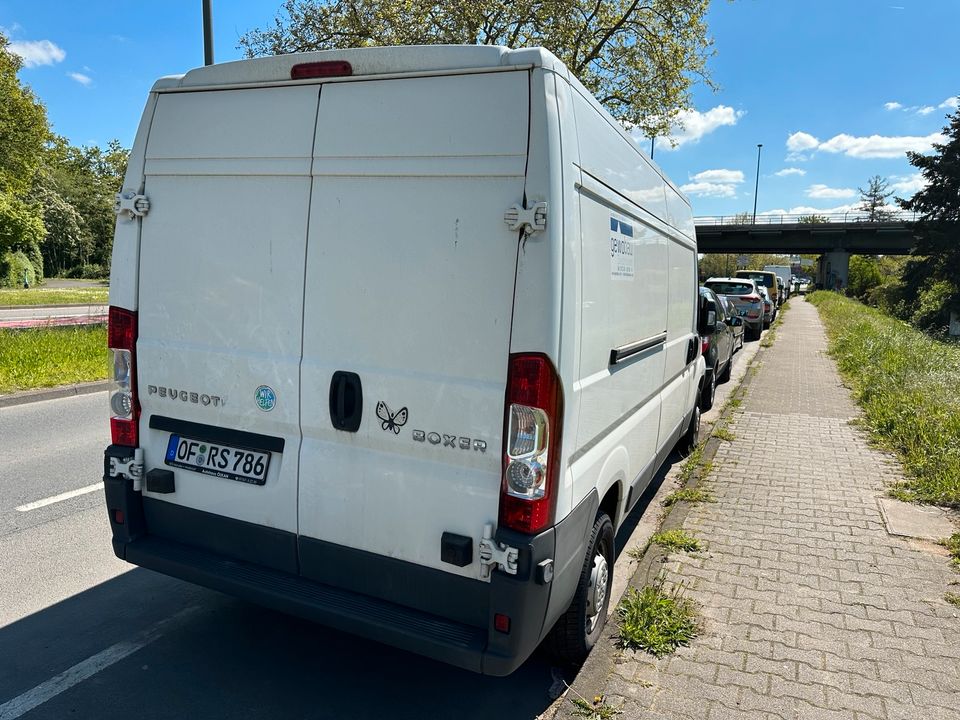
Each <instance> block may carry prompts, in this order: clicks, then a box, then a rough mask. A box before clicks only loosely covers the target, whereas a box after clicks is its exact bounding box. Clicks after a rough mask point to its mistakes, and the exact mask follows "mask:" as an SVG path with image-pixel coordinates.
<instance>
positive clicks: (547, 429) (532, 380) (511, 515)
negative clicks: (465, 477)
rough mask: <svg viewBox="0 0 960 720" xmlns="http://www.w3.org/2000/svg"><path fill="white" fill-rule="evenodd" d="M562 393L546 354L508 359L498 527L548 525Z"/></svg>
mask: <svg viewBox="0 0 960 720" xmlns="http://www.w3.org/2000/svg"><path fill="white" fill-rule="evenodd" d="M562 417H563V392H562V388H561V387H560V378H559V377H558V376H557V371H556V370H555V369H554V367H553V363H551V362H550V360H549V358H547V356H546V355H541V354H539V353H535V354H533V353H531V354H520V355H511V356H510V368H509V371H508V373H507V398H506V418H505V420H504V433H503V480H502V484H501V489H500V525H501V526H502V527H507V528H510V529H511V530H517V531H518V532H523V533H535V532H539V531H540V530H542V529H544V528H545V527H547V526H548V525H550V523H551V522H552V521H553V510H554V507H555V505H556V494H557V485H558V477H559V473H560V468H559V462H560V422H561V419H562Z"/></svg>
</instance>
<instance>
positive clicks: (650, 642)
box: [617, 582, 700, 657]
mask: <svg viewBox="0 0 960 720" xmlns="http://www.w3.org/2000/svg"><path fill="white" fill-rule="evenodd" d="M617 613H618V615H619V616H620V642H621V644H622V645H623V646H624V647H628V648H632V649H635V650H645V651H646V652H648V653H650V654H651V655H655V656H657V657H662V656H664V655H667V654H669V653H671V652H673V651H674V650H676V649H677V648H678V647H679V646H681V645H687V644H689V642H690V641H691V640H692V639H693V638H695V637H696V636H697V633H698V632H699V630H700V627H699V624H698V622H697V611H696V606H695V605H694V603H693V601H692V600H690V599H688V598H685V597H683V595H682V589H681V588H680V587H675V588H673V590H670V591H665V590H664V589H663V583H662V582H659V583H657V584H656V585H648V586H647V587H645V588H643V589H642V590H639V591H638V590H637V589H636V588H631V589H630V590H628V591H627V594H626V595H625V596H624V598H623V600H622V601H621V603H620V606H619V607H618V608H617Z"/></svg>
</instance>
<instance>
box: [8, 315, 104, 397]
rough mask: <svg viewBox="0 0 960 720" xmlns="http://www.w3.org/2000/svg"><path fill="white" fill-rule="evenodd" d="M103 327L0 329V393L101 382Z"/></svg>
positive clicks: (102, 372) (102, 374) (102, 375)
mask: <svg viewBox="0 0 960 720" xmlns="http://www.w3.org/2000/svg"><path fill="white" fill-rule="evenodd" d="M108 370H109V351H108V350H107V329H106V327H105V326H103V325H86V326H75V327H48V328H30V329H26V330H0V393H11V392H16V391H18V390H33V389H35V388H43V387H53V386H56V385H68V384H73V383H80V382H92V381H94V380H104V379H106V377H107V373H108Z"/></svg>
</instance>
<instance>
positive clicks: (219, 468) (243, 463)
mask: <svg viewBox="0 0 960 720" xmlns="http://www.w3.org/2000/svg"><path fill="white" fill-rule="evenodd" d="M318 96H319V88H317V87H316V86H312V87H305V86H300V87H275V88H258V89H237V90H218V91H205V92H172V93H161V94H160V96H159V98H158V101H157V107H156V112H155V115H154V118H153V123H152V127H151V131H150V136H149V140H148V144H147V151H146V162H145V175H146V179H145V192H146V194H147V195H148V197H149V198H150V214H149V216H148V217H147V218H145V219H144V222H143V225H142V236H141V255H140V268H139V272H140V278H139V281H140V283H139V284H140V296H139V307H140V312H139V341H138V363H139V373H138V375H139V382H140V390H139V395H140V400H141V404H142V408H143V411H142V415H141V425H140V433H141V445H142V447H143V448H144V452H145V458H146V462H147V470H150V469H151V468H161V469H166V470H172V471H173V472H174V477H175V492H173V493H166V494H157V493H152V492H149V491H148V492H145V496H146V497H147V498H152V499H158V500H163V501H164V503H151V502H149V501H148V502H146V503H145V505H146V507H147V513H148V517H147V521H148V524H149V527H150V531H151V533H154V534H158V535H164V534H169V535H171V536H173V539H175V540H178V541H181V542H189V543H192V544H197V545H200V546H208V547H212V549H215V550H217V551H218V552H221V553H224V554H227V555H236V556H242V557H244V559H248V560H254V561H259V562H261V563H264V564H268V565H274V566H278V567H281V568H283V569H285V570H288V571H294V572H295V571H296V535H295V533H296V532H297V462H298V455H299V446H300V428H299V413H300V393H299V384H298V376H299V364H300V356H301V337H302V335H301V331H302V320H303V318H302V304H303V263H304V253H305V249H306V237H307V215H308V209H309V200H310V163H311V155H312V150H313V138H314V123H315V119H316V112H317V101H318ZM171 505H173V506H178V507H179V508H181V509H182V508H190V509H192V510H199V511H205V512H207V513H213V514H214V515H217V516H222V517H226V518H233V519H235V520H242V521H246V522H248V523H254V524H256V525H257V526H265V527H266V528H268V529H271V532H272V531H277V532H272V534H270V537H271V538H272V540H270V541H269V542H259V541H256V540H255V541H252V542H249V543H248V542H247V540H249V539H250V538H248V539H247V540H245V539H241V538H236V537H234V538H233V539H231V531H232V530H234V529H236V528H237V527H241V526H237V525H229V524H228V525H229V526H225V525H223V523H222V522H221V521H219V520H218V519H217V518H211V517H210V516H206V515H198V514H196V513H186V514H184V513H177V512H176V508H171ZM151 513H152V514H153V516H151ZM190 519H194V520H198V522H197V523H191V522H188V520H190ZM173 526H176V527H173ZM242 527H248V526H242ZM278 532H279V533H280V534H279V535H278V534H277V533H278ZM268 534H269V533H268ZM278 538H280V539H279V540H278ZM274 541H276V544H275V545H273V544H271V543H273V542H274ZM245 544H246V545H247V546H246V547H245ZM265 545H270V546H271V547H272V548H273V550H269V549H267V548H265Z"/></svg>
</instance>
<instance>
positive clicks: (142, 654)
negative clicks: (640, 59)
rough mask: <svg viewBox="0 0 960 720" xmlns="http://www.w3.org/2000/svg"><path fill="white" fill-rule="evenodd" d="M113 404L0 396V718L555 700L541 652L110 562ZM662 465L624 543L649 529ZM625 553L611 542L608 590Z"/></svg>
mask: <svg viewBox="0 0 960 720" xmlns="http://www.w3.org/2000/svg"><path fill="white" fill-rule="evenodd" d="M751 345H756V343H748V344H747V348H748V350H749V349H751ZM748 355H749V353H744V352H739V353H737V356H736V365H735V373H736V372H737V370H736V367H737V366H742V365H745V361H746V360H747V359H748ZM719 402H722V401H721V400H720V398H719V394H718V403H719ZM107 414H108V410H107V398H106V393H96V394H92V395H83V396H78V397H70V398H63V399H58V400H49V401H44V402H36V403H31V404H28V405H19V406H13V407H8V408H0V720H15V719H16V718H21V717H23V718H28V720H39V719H40V718H57V719H58V720H59V719H60V718H64V717H68V716H73V717H79V718H87V717H96V718H98V720H109V719H111V718H117V719H118V720H120V719H122V720H129V719H130V718H131V717H135V718H178V719H179V718H183V717H203V718H230V719H231V720H234V719H239V718H271V719H273V718H344V717H350V718H367V717H370V718H374V717H376V718H383V717H390V718H447V717H449V718H458V719H460V718H464V719H466V718H483V719H484V720H489V718H491V717H496V718H535V717H536V716H538V715H540V714H541V713H543V712H545V711H546V710H548V709H549V708H550V705H551V698H550V695H549V690H550V687H551V685H552V684H553V682H554V680H553V675H552V668H551V665H550V664H549V662H548V661H547V659H546V658H545V657H543V656H541V655H540V654H535V655H534V657H533V658H531V659H530V660H529V661H528V662H527V663H526V664H525V665H524V666H523V667H522V668H521V669H520V670H518V671H517V672H515V673H514V674H513V675H511V676H510V677H508V678H489V677H483V676H479V675H475V674H473V673H469V672H466V671H462V670H459V669H456V668H453V667H449V666H447V665H443V664H440V663H437V662H433V661H431V660H427V659H424V658H421V657H419V656H417V655H412V654H410V653H406V652H403V651H401V650H395V649H393V648H390V647H387V646H383V645H379V644H377V643H374V642H369V641H366V640H363V639H360V638H356V637H353V636H350V635H347V634H344V633H340V632H337V631H334V630H329V629H327V628H324V627H321V626H318V625H315V624H313V623H309V622H306V621H303V620H299V619H297V618H294V617H290V616H286V615H283V614H280V613H276V612H273V611H271V610H266V609H263V608H261V607H258V606H256V605H252V604H249V603H246V602H242V601H240V600H236V599H234V598H232V597H228V596H225V595H221V594H219V593H216V592H213V591H210V590H206V589H203V588H199V587H196V586H193V585H190V584H188V583H184V582H181V581H179V580H174V579H172V578H168V577H165V576H163V575H159V574H157V573H154V572H152V571H149V570H144V569H141V568H135V567H133V566H131V565H128V564H126V563H124V562H122V561H120V560H118V559H117V558H116V557H114V555H113V552H112V550H111V548H110V532H109V528H108V525H107V519H106V514H105V510H104V506H103V492H102V489H101V486H100V475H101V466H102V457H103V456H102V452H103V448H104V446H105V444H106V443H107V442H108V437H107V436H108V432H107ZM672 460H673V461H675V460H676V458H672ZM669 469H670V463H669V462H668V466H667V467H665V468H664V469H663V470H662V471H661V473H660V475H659V476H658V479H657V480H656V481H655V482H654V483H653V485H652V487H651V488H650V490H649V491H648V492H647V493H646V495H645V497H644V498H643V499H642V500H641V502H640V503H639V504H638V507H637V508H636V509H635V510H634V513H633V514H632V516H631V518H630V519H629V520H628V522H627V523H626V525H625V527H624V529H623V530H622V531H621V533H620V534H619V536H618V542H617V544H618V547H619V548H621V550H625V549H626V548H628V547H633V546H637V545H643V544H644V543H645V542H646V537H648V536H649V533H650V532H652V530H653V528H654V527H655V522H654V521H655V517H654V516H655V515H656V512H655V511H654V509H656V508H657V507H658V506H659V502H658V501H656V500H657V498H656V496H655V494H656V493H657V491H658V488H659V485H660V482H661V481H662V479H663V477H664V476H665V475H666V473H667V471H668V470H669ZM659 489H660V493H661V494H662V493H663V492H664V490H666V486H664V487H663V488H659ZM651 503H652V510H651V512H649V513H644V510H645V509H646V508H647V507H648V506H649V505H650V504H651ZM630 562H631V561H630V560H629V558H628V556H627V555H626V553H625V552H621V555H620V559H619V560H618V562H617V572H616V573H615V579H616V580H617V581H618V583H617V585H618V586H619V589H618V588H615V589H614V595H613V597H614V598H615V597H617V593H618V592H619V590H622V587H623V584H624V583H625V581H626V579H627V578H626V576H627V575H628V574H629V571H630V570H631V569H632V567H631V565H630ZM618 574H619V575H620V576H623V577H617V575H618ZM567 680H568V681H572V677H570V676H568V677H567Z"/></svg>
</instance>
